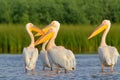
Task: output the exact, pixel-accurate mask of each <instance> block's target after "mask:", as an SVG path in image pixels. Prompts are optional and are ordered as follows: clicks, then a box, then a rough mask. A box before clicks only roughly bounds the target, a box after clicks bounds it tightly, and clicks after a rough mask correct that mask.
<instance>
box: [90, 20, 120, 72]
mask: <svg viewBox="0 0 120 80" xmlns="http://www.w3.org/2000/svg"><path fill="white" fill-rule="evenodd" d="M110 26H111V23H110V21H109V20H104V21H103V22H102V24H101V25H100V26H99V27H98V28H96V29H95V31H94V32H93V33H92V34H91V35H90V36H89V38H88V39H90V38H92V37H94V36H95V35H97V34H99V33H100V32H102V31H103V30H104V33H103V35H102V38H101V43H100V46H99V48H98V55H99V59H100V62H101V67H102V72H104V66H106V67H110V70H111V72H113V71H114V70H113V68H114V65H115V64H116V63H117V59H118V56H119V53H118V51H117V49H116V48H115V47H113V46H108V45H107V44H106V36H107V33H108V32H109V29H110Z"/></svg>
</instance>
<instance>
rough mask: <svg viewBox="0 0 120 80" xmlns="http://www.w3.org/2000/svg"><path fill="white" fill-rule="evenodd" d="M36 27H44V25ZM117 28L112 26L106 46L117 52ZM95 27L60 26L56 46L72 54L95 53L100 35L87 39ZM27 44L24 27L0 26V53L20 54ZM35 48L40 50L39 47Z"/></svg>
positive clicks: (119, 41)
mask: <svg viewBox="0 0 120 80" xmlns="http://www.w3.org/2000/svg"><path fill="white" fill-rule="evenodd" d="M37 26H40V27H41V28H42V27H44V25H37ZM119 26H120V24H112V27H111V30H110V32H109V34H108V36H107V44H109V45H114V46H115V47H116V48H117V49H118V50H120V47H119V44H120V37H119V35H118V34H119V30H120V27H119ZM96 27H97V26H96V25H61V28H60V31H59V33H58V36H57V38H56V44H57V45H62V46H65V47H66V48H67V49H71V50H72V51H73V52H74V53H86V52H96V51H97V48H98V46H99V43H100V39H101V35H99V36H96V37H95V38H93V39H90V40H88V39H87V38H88V36H89V35H90V34H91V33H92V31H93V30H94V29H95V28H96ZM29 44H30V38H29V35H28V33H27V31H26V28H25V25H17V24H14V25H13V24H1V25H0V53H21V52H22V50H23V48H24V47H27V46H28V45H29ZM37 47H38V48H39V49H41V46H37Z"/></svg>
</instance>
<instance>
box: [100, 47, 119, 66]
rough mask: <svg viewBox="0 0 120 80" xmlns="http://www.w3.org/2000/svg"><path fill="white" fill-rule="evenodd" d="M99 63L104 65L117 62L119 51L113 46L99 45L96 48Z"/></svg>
mask: <svg viewBox="0 0 120 80" xmlns="http://www.w3.org/2000/svg"><path fill="white" fill-rule="evenodd" d="M98 54H99V58H100V61H101V63H103V64H104V65H106V66H107V65H114V64H116V63H117V59H118V56H119V53H118V51H117V49H116V48H115V47H111V46H101V47H99V48H98Z"/></svg>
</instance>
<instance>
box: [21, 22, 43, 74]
mask: <svg viewBox="0 0 120 80" xmlns="http://www.w3.org/2000/svg"><path fill="white" fill-rule="evenodd" d="M26 30H27V32H28V34H29V36H30V38H31V44H30V45H29V46H28V47H25V48H24V49H23V55H24V59H25V72H27V70H32V72H33V73H34V72H35V66H36V61H37V59H38V49H37V48H35V44H34V36H33V34H32V32H31V31H37V32H40V30H39V29H38V28H37V27H35V26H33V24H32V23H28V24H27V25H26ZM41 33H42V31H41Z"/></svg>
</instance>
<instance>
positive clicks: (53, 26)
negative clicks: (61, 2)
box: [35, 21, 60, 45]
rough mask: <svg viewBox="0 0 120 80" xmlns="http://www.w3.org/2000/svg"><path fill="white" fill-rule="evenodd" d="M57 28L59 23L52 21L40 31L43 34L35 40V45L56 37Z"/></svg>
mask: <svg viewBox="0 0 120 80" xmlns="http://www.w3.org/2000/svg"><path fill="white" fill-rule="evenodd" d="M59 28H60V23H59V22H58V21H52V22H51V23H50V24H49V25H48V26H47V27H45V28H44V29H42V31H43V32H44V33H45V34H44V35H43V36H41V37H40V38H39V39H38V40H36V42H35V45H38V44H41V43H44V42H46V41H48V40H50V39H51V38H53V36H54V37H56V36H55V34H56V35H57V32H58V30H59Z"/></svg>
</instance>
